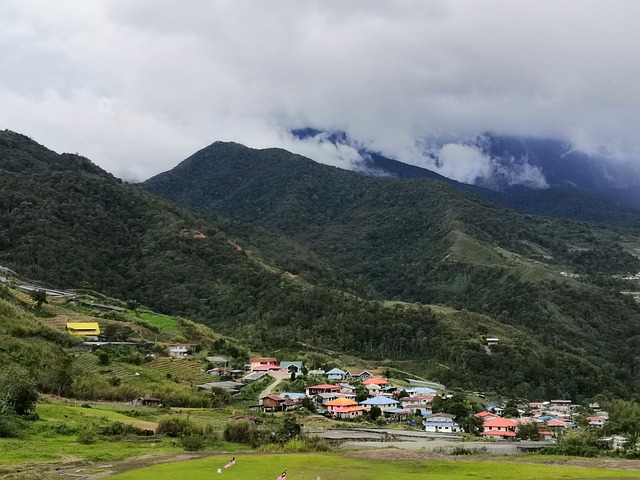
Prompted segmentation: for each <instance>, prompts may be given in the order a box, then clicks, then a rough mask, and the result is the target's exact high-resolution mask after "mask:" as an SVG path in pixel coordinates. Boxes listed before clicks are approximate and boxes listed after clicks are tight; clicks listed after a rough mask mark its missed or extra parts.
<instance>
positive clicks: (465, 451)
mask: <svg viewBox="0 0 640 480" xmlns="http://www.w3.org/2000/svg"><path fill="white" fill-rule="evenodd" d="M485 453H487V447H481V448H464V447H456V448H454V449H453V450H451V455H484V454H485Z"/></svg>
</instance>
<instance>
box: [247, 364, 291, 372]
mask: <svg viewBox="0 0 640 480" xmlns="http://www.w3.org/2000/svg"><path fill="white" fill-rule="evenodd" d="M252 371H253V372H254V373H255V372H279V373H287V372H288V370H287V369H286V368H282V367H281V366H280V365H273V364H267V365H256V366H255V367H253V370H252Z"/></svg>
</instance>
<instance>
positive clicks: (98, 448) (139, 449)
mask: <svg viewBox="0 0 640 480" xmlns="http://www.w3.org/2000/svg"><path fill="white" fill-rule="evenodd" d="M142 442H143V443H142ZM173 443H174V442H172V441H171V439H167V438H160V437H150V438H146V439H143V440H142V441H117V442H107V441H98V442H96V443H93V444H91V445H81V444H79V443H78V442H77V441H76V436H75V435H72V436H63V435H59V436H51V437H46V436H37V437H34V438H27V439H24V440H23V439H19V440H16V439H0V465H11V464H16V463H24V462H43V461H58V460H64V459H66V460H76V459H77V460H81V459H87V460H93V461H103V462H104V461H115V460H123V459H125V458H129V457H136V456H139V455H150V454H161V453H178V452H183V451H184V449H183V448H181V447H179V446H175V445H173Z"/></svg>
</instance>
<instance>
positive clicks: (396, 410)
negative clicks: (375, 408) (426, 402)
mask: <svg viewBox="0 0 640 480" xmlns="http://www.w3.org/2000/svg"><path fill="white" fill-rule="evenodd" d="M384 413H409V410H405V409H404V408H389V409H387V410H385V411H384Z"/></svg>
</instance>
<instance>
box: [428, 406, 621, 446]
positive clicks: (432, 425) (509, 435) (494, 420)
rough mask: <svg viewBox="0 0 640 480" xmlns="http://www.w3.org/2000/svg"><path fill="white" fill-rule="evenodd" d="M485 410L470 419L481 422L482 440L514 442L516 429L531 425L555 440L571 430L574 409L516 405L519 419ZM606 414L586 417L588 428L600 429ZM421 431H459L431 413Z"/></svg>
mask: <svg viewBox="0 0 640 480" xmlns="http://www.w3.org/2000/svg"><path fill="white" fill-rule="evenodd" d="M485 407H486V408H487V410H485V411H482V412H479V413H476V414H475V415H474V416H475V417H476V418H478V419H481V420H482V428H481V434H482V436H483V437H485V438H493V439H496V440H510V439H514V438H515V437H516V435H517V433H518V429H519V428H520V427H521V426H522V425H528V424H531V423H535V424H537V425H538V432H539V434H540V435H541V436H542V438H543V439H544V440H551V439H554V438H556V437H558V435H559V433H560V432H561V431H564V430H566V429H568V428H575V427H576V424H575V423H574V421H573V415H572V410H573V409H574V406H573V405H572V403H571V401H570V400H551V401H547V402H530V403H527V404H521V405H518V412H519V414H520V415H526V416H521V417H520V418H517V419H513V418H505V417H504V416H503V415H504V412H505V408H504V406H498V405H493V404H485ZM590 408H592V409H595V408H599V407H598V406H597V405H595V404H593V405H590ZM608 418H609V415H608V413H607V412H604V411H600V412H597V413H596V415H593V416H589V417H587V422H588V424H589V426H592V427H596V428H601V427H603V426H604V424H605V423H606V421H607V420H608ZM424 427H425V430H426V431H428V432H434V433H456V432H460V431H461V430H460V427H459V426H458V425H457V424H456V423H455V421H454V416H453V415H448V414H442V413H440V414H434V415H431V416H428V417H427V418H426V419H425V421H424Z"/></svg>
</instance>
